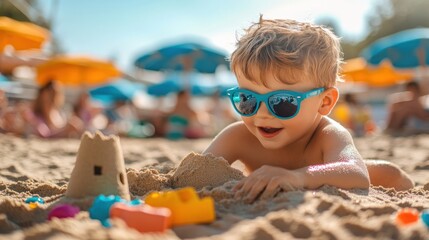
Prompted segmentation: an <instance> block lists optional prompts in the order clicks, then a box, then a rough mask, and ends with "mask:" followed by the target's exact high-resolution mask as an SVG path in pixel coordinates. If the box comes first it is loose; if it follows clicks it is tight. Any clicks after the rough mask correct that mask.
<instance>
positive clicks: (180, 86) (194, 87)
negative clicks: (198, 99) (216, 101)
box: [147, 72, 236, 97]
mask: <svg viewBox="0 0 429 240" xmlns="http://www.w3.org/2000/svg"><path fill="white" fill-rule="evenodd" d="M183 78H187V80H183ZM234 86H236V84H235V83H230V82H224V81H217V80H216V79H214V77H212V76H207V75H203V74H199V73H190V74H185V75H184V74H181V73H177V72H175V73H171V74H169V75H167V76H166V77H165V79H164V80H163V81H162V82H160V83H157V84H153V85H150V86H148V87H147V93H148V94H150V95H152V96H156V97H162V96H166V95H168V94H170V93H177V92H180V91H182V90H190V91H191V94H192V95H194V96H211V95H214V94H217V93H220V95H221V96H223V97H225V96H226V90H227V89H229V88H232V87H234Z"/></svg>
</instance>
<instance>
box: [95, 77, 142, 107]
mask: <svg viewBox="0 0 429 240" xmlns="http://www.w3.org/2000/svg"><path fill="white" fill-rule="evenodd" d="M139 91H145V86H144V85H143V84H141V83H135V82H131V81H129V80H125V79H120V80H117V81H114V82H111V83H109V84H106V85H103V86H100V87H97V88H93V89H91V90H90V91H89V93H90V95H91V97H92V98H93V99H95V100H97V101H100V102H101V103H103V104H105V105H110V104H113V103H114V102H116V101H131V100H133V98H134V96H135V95H136V94H137V93H138V92H139Z"/></svg>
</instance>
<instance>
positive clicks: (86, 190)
mask: <svg viewBox="0 0 429 240" xmlns="http://www.w3.org/2000/svg"><path fill="white" fill-rule="evenodd" d="M99 194H105V195H119V196H120V197H122V198H124V199H127V200H130V193H129V188H128V179H127V175H126V172H125V164H124V158H123V154H122V148H121V145H120V142H119V138H118V137H117V136H104V135H103V134H102V133H101V132H99V131H97V132H96V133H95V134H94V135H92V134H91V133H89V132H85V133H84V134H83V136H82V139H81V142H80V146H79V150H78V154H77V157H76V163H75V167H74V169H73V171H72V174H71V177H70V181H69V184H68V187H67V192H66V196H67V197H70V198H84V197H88V196H98V195H99Z"/></svg>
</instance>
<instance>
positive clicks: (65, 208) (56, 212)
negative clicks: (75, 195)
mask: <svg viewBox="0 0 429 240" xmlns="http://www.w3.org/2000/svg"><path fill="white" fill-rule="evenodd" d="M79 211H80V209H79V208H78V207H75V206H73V205H70V204H59V205H57V206H55V207H54V208H52V209H51V211H50V212H49V214H48V220H51V219H52V218H54V217H55V218H72V217H74V216H76V214H78V213H79Z"/></svg>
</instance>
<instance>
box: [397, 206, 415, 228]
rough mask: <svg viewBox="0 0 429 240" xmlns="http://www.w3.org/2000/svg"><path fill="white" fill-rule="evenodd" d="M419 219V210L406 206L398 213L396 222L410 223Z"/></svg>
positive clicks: (400, 223)
mask: <svg viewBox="0 0 429 240" xmlns="http://www.w3.org/2000/svg"><path fill="white" fill-rule="evenodd" d="M418 220H419V212H418V211H417V210H416V209H414V208H404V209H401V210H399V211H398V213H397V214H396V222H397V223H398V224H399V225H408V224H410V223H414V222H417V221H418Z"/></svg>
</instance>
